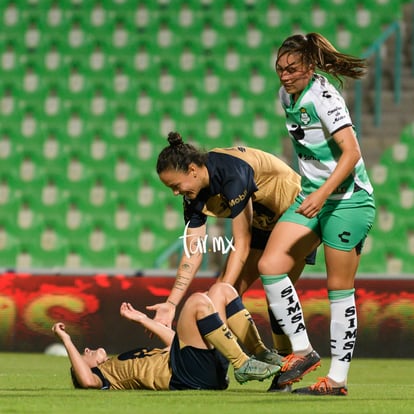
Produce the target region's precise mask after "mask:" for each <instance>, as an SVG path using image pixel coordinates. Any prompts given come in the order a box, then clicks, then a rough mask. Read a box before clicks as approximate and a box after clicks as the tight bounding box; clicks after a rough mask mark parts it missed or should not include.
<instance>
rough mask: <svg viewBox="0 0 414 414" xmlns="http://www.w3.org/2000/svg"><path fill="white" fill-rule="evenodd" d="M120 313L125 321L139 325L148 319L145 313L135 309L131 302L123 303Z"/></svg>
mask: <svg viewBox="0 0 414 414" xmlns="http://www.w3.org/2000/svg"><path fill="white" fill-rule="evenodd" d="M119 313H120V314H121V316H122V317H124V318H125V319H128V320H130V321H133V322H138V323H139V322H140V321H142V320H143V319H145V318H148V316H147V315H146V314H145V313H143V312H141V311H139V310H137V309H135V308H134V307H133V306H132V305H131V304H130V303H129V302H122V304H121V307H120V309H119Z"/></svg>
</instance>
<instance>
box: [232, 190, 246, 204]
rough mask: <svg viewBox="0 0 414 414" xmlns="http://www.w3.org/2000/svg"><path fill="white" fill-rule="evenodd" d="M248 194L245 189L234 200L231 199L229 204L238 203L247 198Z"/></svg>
mask: <svg viewBox="0 0 414 414" xmlns="http://www.w3.org/2000/svg"><path fill="white" fill-rule="evenodd" d="M246 196H247V190H244V191H243V194H239V196H238V197H236V198H233V199H232V200H230V201H229V206H230V207H233V206H235V205H236V204H239V203H240V202H241V201H243V200H244V199H245V198H246Z"/></svg>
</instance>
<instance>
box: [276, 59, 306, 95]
mask: <svg viewBox="0 0 414 414" xmlns="http://www.w3.org/2000/svg"><path fill="white" fill-rule="evenodd" d="M276 73H277V74H278V76H279V79H280V81H281V82H282V85H283V86H284V88H285V89H286V92H287V93H289V94H291V95H293V96H294V98H295V100H296V99H297V98H298V97H299V95H300V94H301V92H302V91H303V90H304V89H305V88H306V86H307V85H308V83H309V82H310V80H311V78H312V75H313V73H314V68H313V66H308V65H305V64H304V63H303V61H302V56H301V55H300V54H298V53H284V54H282V55H281V56H279V58H278V59H277V61H276Z"/></svg>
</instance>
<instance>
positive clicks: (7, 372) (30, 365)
mask: <svg viewBox="0 0 414 414" xmlns="http://www.w3.org/2000/svg"><path fill="white" fill-rule="evenodd" d="M328 363H329V361H328V360H326V361H323V364H322V368H320V369H319V370H318V371H316V372H314V373H311V374H309V375H307V376H306V377H305V379H304V380H303V381H302V383H301V385H302V384H310V383H311V382H312V381H313V380H315V379H316V377H317V376H321V375H325V374H326V372H327V369H328ZM230 375H231V379H232V381H231V385H230V387H229V389H228V390H226V391H222V392H216V391H182V392H168V391H163V392H154V391H96V390H75V389H73V388H72V385H71V382H70V379H69V363H68V360H67V358H65V357H56V356H46V355H42V354H14V353H0V413H1V414H8V413H18V414H24V413H41V414H44V413H50V414H54V413H59V414H69V413H70V414H74V413H122V414H130V413H131V414H132V413H133V414H142V413H144V414H146V413H151V414H152V413H154V414H158V413H161V414H164V413H168V414H187V413H188V414H200V413H203V414H204V413H207V414H210V413H211V414H221V413H223V414H233V413H234V414H241V413H246V414H256V413H257V414H266V413H272V414H276V413H281V414H289V413H295V414H306V413H312V414H324V413H329V414H338V413H347V414H352V413H361V414H362V413H372V414H380V413H387V414H388V413H391V414H402V413H414V359H410V360H407V359H395V360H391V359H386V360H385V359H355V360H354V361H353V364H352V367H351V372H350V378H349V387H348V388H349V395H348V396H347V397H309V396H295V395H294V394H276V395H275V394H270V393H266V389H267V387H268V386H269V384H270V380H269V381H266V382H249V383H246V384H244V385H239V384H237V383H236V381H235V380H234V379H233V377H232V374H230Z"/></svg>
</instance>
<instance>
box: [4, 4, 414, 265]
mask: <svg viewBox="0 0 414 414" xmlns="http://www.w3.org/2000/svg"><path fill="white" fill-rule="evenodd" d="M402 3H403V2H402V1H397V2H394V1H391V0H367V1H366V2H362V3H361V2H358V1H357V0H331V1H330V0H315V1H312V2H310V1H308V0H289V1H286V2H273V1H269V2H261V1H253V0H250V1H242V2H232V1H229V0H219V1H212V0H204V1H202V2H190V1H180V2H173V1H171V0H158V1H153V2H148V1H143V0H140V1H138V2H137V1H133V0H119V1H117V0H113V1H100V0H94V1H85V0H76V1H75V0H72V1H70V2H57V1H48V2H44V3H43V2H40V1H39V0H36V1H35V0H33V1H30V2H27V1H22V2H21V1H16V0H10V1H4V2H2V3H1V4H0V16H1V17H0V21H1V22H2V23H3V33H2V36H1V39H2V41H1V42H0V77H1V79H2V82H3V83H2V85H3V86H2V88H1V90H0V121H1V126H0V161H1V162H0V207H1V208H0V218H1V217H3V218H4V217H7V218H10V217H11V218H12V219H13V220H14V222H16V223H17V217H18V213H19V211H20V209H19V208H18V207H19V206H20V204H24V202H26V203H29V202H30V203H29V204H30V207H32V210H33V211H32V219H33V221H34V224H33V226H34V227H35V228H38V226H40V224H41V223H43V221H44V219H45V218H48V217H49V219H53V222H55V221H56V220H57V217H58V216H59V214H62V216H64V217H65V218H62V220H61V224H62V229H63V231H64V232H65V234H64V236H63V237H65V238H67V240H68V242H69V243H70V245H68V246H67V248H66V252H65V253H63V250H62V252H60V253H57V254H59V255H65V260H67V259H68V257H69V258H73V263H75V262H76V260H78V262H77V263H78V266H80V267H81V268H82V266H92V264H95V265H98V264H99V263H100V262H99V261H100V260H101V259H102V260H103V261H105V263H106V265H110V264H111V263H112V262H113V263H112V264H113V265H114V266H115V265H116V261H117V260H118V256H119V263H121V262H122V260H124V261H123V263H124V264H125V263H127V261H128V259H127V256H128V257H129V260H130V262H129V263H130V266H134V267H135V268H142V267H145V266H152V265H153V264H154V262H155V260H156V255H157V254H160V253H161V252H163V251H164V250H163V249H160V250H158V248H155V247H154V249H152V250H151V251H148V252H143V253H142V252H140V250H138V248H139V244H138V242H137V240H138V238H139V237H138V235H137V234H138V231H139V232H140V233H139V234H141V233H143V239H145V237H144V236H146V237H148V240H150V241H151V240H152V241H151V243H152V242H154V246H155V244H156V245H157V246H158V242H157V240H158V238H160V241H159V244H160V245H162V246H164V247H165V248H168V247H169V246H170V245H171V243H173V240H176V234H177V233H176V232H177V231H179V229H180V226H182V223H181V220H182V219H181V215H182V212H181V205H180V203H178V202H179V201H180V199H178V198H174V197H173V196H172V195H171V192H170V190H169V189H167V188H165V187H164V186H163V184H162V183H161V182H160V181H159V179H158V177H157V175H156V172H155V165H156V160H157V156H158V154H159V152H160V151H161V150H162V148H164V147H165V146H166V145H167V144H168V143H167V141H166V138H167V136H168V133H169V132H170V131H174V130H177V131H179V132H180V133H181V134H182V136H183V138H184V140H185V141H186V142H191V143H194V144H195V145H196V146H199V147H200V146H201V147H206V148H207V149H209V148H212V147H215V146H218V147H223V146H230V145H233V144H236V145H238V144H243V145H250V146H255V147H259V148H261V149H263V150H266V151H269V152H272V153H276V154H280V153H281V150H282V147H281V142H282V139H283V138H284V137H286V136H287V133H286V129H285V126H284V114H283V113H282V112H281V109H280V105H279V103H278V101H277V98H276V91H277V88H278V86H279V82H278V81H277V76H276V74H275V72H274V63H275V62H274V61H275V53H276V51H277V48H278V47H279V45H280V43H281V41H283V39H284V38H285V37H287V36H289V35H291V34H293V33H296V32H308V31H318V32H321V33H322V34H325V35H326V36H327V37H328V38H329V39H330V40H331V41H332V43H333V44H334V46H335V47H337V48H338V49H339V50H340V51H341V52H346V53H352V54H357V55H358V54H360V53H361V52H362V50H363V48H364V47H366V45H367V44H370V43H371V42H372V41H373V40H374V39H375V38H376V37H377V36H378V35H379V33H380V30H381V28H382V27H384V25H386V24H388V23H389V22H390V21H393V20H395V19H399V18H400V16H401V10H402V9H401V7H399V6H400V5H401V4H402ZM360 4H364V7H365V10H362V11H361V10H360V9H361V7H360ZM364 16H365V20H364ZM183 74H184V75H183ZM412 132H413V131H412V128H411V126H407V128H406V129H405V130H404V132H403V133H402V134H401V143H399V144H398V145H397V146H395V147H394V148H392V149H390V150H388V151H387V152H386V153H385V154H384V156H383V158H382V159H381V163H380V164H379V165H378V166H376V167H375V168H376V171H380V172H382V181H381V180H379V179H377V177H378V174H377V173H376V172H375V173H372V174H371V178H372V181H373V184H374V187H375V192H376V195H377V202H378V203H379V204H380V207H379V219H378V223H376V225H377V226H378V228H379V230H381V231H382V232H383V233H386V234H387V235H388V236H390V234H391V232H394V228H395V227H397V228H401V226H402V225H400V224H399V220H398V217H397V218H396V217H394V216H393V212H394V211H393V210H392V209H393V208H394V207H395V208H400V209H403V210H404V209H405V210H404V213H403V216H408V215H409V214H407V211H409V209H410V208H412V201H413V200H412V198H413V194H412V191H413V180H412V179H411V175H410V174H408V171H410V168H411V164H410V162H411V158H412V157H411V154H412V151H413V150H412V148H413V147H414V145H411V144H412V143H413V142H414V140H413V137H414V134H413V133H412ZM396 165H397V166H398V168H395V166H396ZM22 172H23V173H24V174H23V175H22ZM397 173H398V174H397ZM97 176H101V177H104V178H103V180H102V181H103V184H102V186H101V187H102V188H98V189H97V188H95V190H96V193H99V190H102V191H101V193H105V197H104V198H105V201H104V202H103V203H102V206H101V207H99V208H98V207H96V206H95V207H94V205H93V204H91V202H90V200H89V190H90V189H91V188H93V187H94V184H95V187H99V186H96V177H97ZM51 177H52V178H53V181H54V182H55V184H56V185H55V186H53V185H50V186H47V185H46V183H47V182H48V179H50V178H51ZM378 180H379V181H378ZM103 187H104V188H103ZM396 189H398V194H397V193H396ZM43 190H44V192H45V193H46V192H48V193H49V195H51V194H52V195H53V193H55V194H56V195H57V202H56V203H51V204H44V203H42V194H44V193H43ZM387 194H390V196H387ZM69 200H70V201H69ZM121 201H122V203H124V205H123V207H122V206H119V205H118V207H119V210H117V209H116V208H115V207H116V206H117V203H118V202H121ZM170 202H171V203H172V204H171V205H169V203H170ZM160 203H161V205H163V206H164V208H165V211H164V209H163V211H162V214H164V213H165V217H169V218H168V219H165V220H166V221H165V223H164V221H163V220H164V216H162V214H161V216H162V217H161V216H160V214H159V213H160V211H159V209H158V208H155V207H156V206H157V205H158V204H160ZM176 203H177V204H176ZM167 206H168V207H167ZM26 207H27V206H26ZM76 207H77V208H76ZM13 209H14V211H13ZM62 211H63V213H62ZM116 212H117V214H118V219H117V220H118V224H119V222H122V219H121V218H122V217H124V225H125V222H128V220H127V219H126V217H130V218H131V217H132V222H131V226H132V227H131V228H132V229H133V231H132V230H131V235H130V236H129V237H130V238H131V239H133V240H134V242H135V245H134V246H132V247H131V246H130V245H129V243H126V242H125V243H124V239H127V238H129V237H128V236H127V233H128V232H127V229H122V228H121V229H114V228H112V226H113V225H114V224H116V223H115V222H116V220H114V217H115V214H116ZM154 212H155V213H154ZM94 213H95V216H96V217H95V218H97V217H99V218H100V220H101V221H102V222H103V223H105V225H106V226H107V227H108V228H107V230H108V232H113V233H111V237H112V238H113V241H114V246H113V248H112V247H110V248H109V247H108V252H107V255H108V260H107V261H106V259H104V258H103V257H102V256H103V255H104V254H103V253H102V255H101V256H100V254H98V253H97V254H96V255H95V257H94V258H90V259H88V258H87V253H88V252H87V246H86V247H85V246H77V245H76V244H75V243H76V242H79V240H80V239H82V238H83V239H87V233H86V231H89V226H90V225H91V220H92V219H93V216H94ZM156 213H158V215H157V214H156ZM28 215H30V214H28ZM67 216H70V217H72V226H71V227H70V228H68V227H67V223H66V217H67ZM178 217H179V220H178ZM26 219H27V218H26ZM27 220H28V219H27ZM125 220H126V221H125ZM177 220H178V221H177ZM393 220H394V221H393ZM145 222H146V227H145V226H144V223H145ZM177 222H178V223H180V224H179V225H178V224H176V225H177V227H175V226H172V225H171V223H177ZM161 223H164V224H163V230H162V229H161V227H160V226H158V227H157V226H156V224H158V225H160V224H161ZM138 226H144V227H145V231H144V230H143V228H144V227H142V228H141V227H140V230H137V227H138ZM387 226H388V227H387ZM169 227H171V229H169ZM81 228H83V230H82V231H81ZM387 228H388V230H386V229H387ZM59 231H60V230H59ZM387 231H388V233H387ZM133 232H135V233H134V234H135V235H132V233H133ZM173 235H174V237H173ZM32 236H33V237H34V233H32ZM22 237H23V239H22V240H24V241H25V244H24V245H23V246H18V248H16V250H17V252H16V254H17V253H18V252H19V249H20V250H22V252H23V253H22V254H21V255H18V257H19V258H20V257H21V258H23V259H25V257H26V258H27V257H31V255H34V256H36V255H38V254H39V256H42V253H41V252H40V251H38V250H36V249H32V248H31V246H30V245H29V244H28V243H26V241H28V240H29V238H30V237H31V236H29V230H23V233H22ZM36 237H37V236H36ZM386 237H387V236H386ZM151 243H148V245H150V244H151ZM144 247H147V246H144ZM136 252H138V253H136ZM10 254H11V256H13V257H14V253H12V252H11V253H10ZM0 256H1V253H0ZM42 257H43V259H42V260H44V261H45V262H46V261H47V258H44V256H42ZM99 257H101V259H99ZM137 258H139V259H140V260H141V262H138V261H137V260H136V259H137ZM19 260H21V259H19ZM61 261H62V260H61V256H60V259H59V263H61ZM33 263H34V264H36V265H38V264H40V262H39V261H37V258H36V257H33ZM102 263H103V262H102ZM49 264H50V265H51V266H52V265H53V264H52V263H51V262H49ZM381 265H382V266H386V263H385V262H381ZM120 267H124V266H120ZM403 269H404V267H403Z"/></svg>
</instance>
